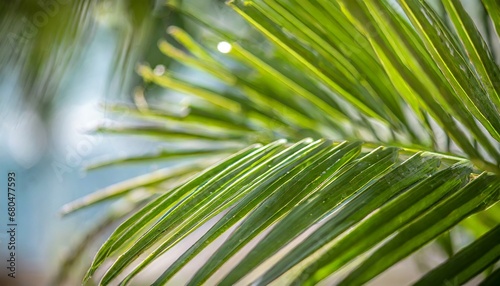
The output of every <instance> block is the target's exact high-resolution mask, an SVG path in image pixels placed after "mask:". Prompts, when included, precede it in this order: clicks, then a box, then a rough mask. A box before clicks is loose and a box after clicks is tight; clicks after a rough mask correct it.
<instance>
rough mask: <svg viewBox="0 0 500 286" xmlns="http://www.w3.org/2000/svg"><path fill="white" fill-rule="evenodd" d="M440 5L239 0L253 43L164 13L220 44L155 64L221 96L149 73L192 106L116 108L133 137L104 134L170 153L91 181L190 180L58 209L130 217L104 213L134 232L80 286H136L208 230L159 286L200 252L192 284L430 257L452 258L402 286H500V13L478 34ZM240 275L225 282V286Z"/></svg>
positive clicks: (123, 232) (189, 46) (158, 103)
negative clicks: (155, 166)
mask: <svg viewBox="0 0 500 286" xmlns="http://www.w3.org/2000/svg"><path fill="white" fill-rule="evenodd" d="M438 2H439V3H438V4H441V5H442V6H441V8H442V9H439V8H440V6H431V5H430V4H429V3H428V2H426V1H424V0H399V1H389V0H363V1H362V0H336V1H329V0H308V1H295V0H266V1H263V0H252V1H247V0H245V1H241V0H236V1H230V2H229V3H228V5H229V6H230V8H231V9H232V10H233V11H236V12H237V13H238V14H239V15H240V16H241V17H242V18H244V19H245V20H246V22H248V23H249V26H246V27H245V28H242V30H241V31H234V29H231V28H227V27H221V26H218V25H217V23H216V22H215V21H213V20H210V19H207V18H206V16H205V15H202V14H201V13H200V12H197V11H192V10H189V9H185V8H184V7H183V6H182V5H180V4H178V3H175V1H170V2H169V3H168V5H169V6H170V7H171V9H175V10H176V11H178V12H179V13H181V14H182V15H184V17H186V18H188V19H190V20H191V21H193V22H195V23H197V25H200V26H201V27H203V29H205V30H206V31H207V32H209V35H210V36H208V37H207V38H205V39H204V40H203V44H200V43H199V42H198V41H196V40H195V39H194V38H192V37H190V36H189V35H188V34H187V33H186V32H184V30H182V29H181V28H178V27H170V28H169V30H168V33H169V35H170V36H171V37H173V38H174V39H175V40H176V41H177V42H178V43H179V44H180V45H181V46H182V47H180V46H179V45H173V44H172V43H171V42H169V41H160V42H159V45H158V46H159V49H160V50H161V52H163V53H164V54H165V55H166V56H167V57H169V58H171V59H173V60H175V61H177V62H179V63H181V64H183V65H185V66H188V67H190V68H191V69H193V70H197V72H203V73H204V74H206V75H209V76H210V77H211V78H212V80H211V82H215V83H216V84H210V85H208V84H207V85H203V84H202V83H201V82H200V81H198V80H197V76H191V77H186V76H183V75H182V74H180V73H176V72H175V69H172V70H167V71H164V70H162V69H160V68H151V67H149V66H147V65H141V66H139V68H138V73H139V74H140V75H141V76H142V78H143V79H144V81H145V82H146V83H148V84H149V83H153V84H156V85H158V86H162V87H164V88H166V89H168V90H169V91H172V92H173V91H175V92H180V93H183V94H185V96H184V100H183V101H181V102H180V103H175V102H174V101H172V100H170V97H166V98H163V99H161V100H159V99H157V98H156V99H154V98H151V99H150V98H149V97H148V94H147V91H145V90H139V91H137V94H136V102H137V104H136V105H135V106H127V105H115V106H111V107H110V108H109V109H110V110H112V111H115V112H117V113H118V114H125V115H126V116H127V117H130V118H131V119H132V121H127V122H126V123H125V122H123V121H119V122H117V123H116V124H113V125H103V126H100V127H98V128H97V130H96V131H97V132H104V133H113V134H132V135H137V136H148V137H150V138H153V139H156V140H162V141H168V142H171V143H172V144H171V146H173V147H171V148H168V149H166V150H161V151H160V152H157V153H151V154H147V155H138V156H133V157H127V158H118V159H116V160H112V161H106V162H102V163H100V164H97V165H94V166H91V168H101V167H105V166H111V165H117V164H119V165H122V164H128V163H150V162H156V161H166V160H167V161H168V160H171V161H174V162H182V166H177V165H175V166H174V167H171V168H167V169H162V170H159V171H156V172H154V173H151V174H147V175H144V176H141V177H138V178H133V179H131V180H129V181H126V182H123V183H120V184H117V185H114V186H111V187H109V188H106V189H104V190H101V191H98V192H96V193H94V194H92V195H90V196H88V197H85V198H83V199H82V200H79V201H76V202H74V203H71V204H69V205H67V206H65V209H64V212H65V213H71V212H75V211H77V210H79V209H82V208H85V207H88V206H91V205H94V204H97V203H100V202H103V201H107V200H118V202H119V203H126V204H127V208H125V209H123V208H119V211H118V212H114V213H112V214H111V218H112V219H110V220H111V221H115V220H116V219H123V218H125V217H126V218H125V219H124V220H123V222H122V223H121V225H120V226H118V227H117V228H116V229H115V230H114V232H113V233H112V234H111V236H110V237H109V238H108V239H107V240H106V242H105V243H104V244H103V245H102V247H101V248H100V250H99V251H98V253H97V254H96V256H95V259H94V261H93V262H92V265H91V266H90V268H89V270H88V272H87V275H86V276H85V278H84V282H88V281H91V280H93V279H97V280H95V281H100V282H99V283H100V284H102V285H109V284H114V283H121V285H126V284H129V283H131V281H132V280H133V279H134V278H135V277H136V275H137V274H139V273H141V272H142V271H148V270H147V269H148V268H147V267H148V266H150V265H151V264H152V263H154V262H156V261H159V258H160V257H161V256H162V255H163V254H165V253H166V252H167V251H168V250H170V249H172V248H175V247H178V246H179V244H180V243H181V242H184V241H185V238H186V237H188V236H189V235H192V234H193V233H194V232H195V231H196V230H198V229H200V228H202V227H204V226H205V227H206V226H207V222H212V223H211V224H210V225H209V229H208V230H207V231H205V232H204V233H203V234H202V235H200V236H199V238H198V239H197V240H196V242H194V243H193V244H192V246H191V247H190V248H189V249H188V250H186V251H185V252H184V253H183V254H182V255H181V256H180V257H179V258H178V259H177V260H176V261H175V262H174V263H173V264H171V265H161V267H162V271H163V273H162V274H160V275H158V277H157V280H156V281H155V282H154V285H163V284H166V283H167V282H169V281H171V279H172V277H174V275H175V274H177V273H178V272H179V271H180V270H182V269H183V267H184V266H186V264H188V263H189V262H190V261H192V260H193V259H195V258H196V257H197V256H198V255H199V254H200V253H201V252H202V251H204V250H206V249H207V248H209V249H212V252H211V254H210V257H209V258H208V260H207V261H206V262H204V264H203V265H202V266H201V267H199V269H198V270H197V272H196V273H195V274H193V276H192V278H191V280H190V281H189V282H188V285H200V284H202V283H208V284H211V283H217V284H220V285H233V284H235V283H237V282H238V281H239V282H242V283H254V284H256V285H266V284H269V283H271V282H277V283H278V284H279V285H282V284H293V285H310V284H316V283H318V282H320V281H323V280H324V279H326V278H329V279H332V280H329V281H333V282H332V283H335V284H341V285H360V284H363V283H366V282H367V281H370V280H371V279H373V278H374V277H376V276H378V275H379V274H381V273H383V272H384V271H386V270H388V269H389V268H391V267H392V266H394V265H395V264H397V263H398V262H400V261H402V260H404V259H405V258H406V257H408V256H410V255H412V254H414V253H415V252H416V251H418V250H419V249H421V248H423V247H424V246H426V245H429V244H431V243H433V244H436V245H439V246H440V247H441V249H442V250H444V251H445V252H446V253H447V254H448V257H449V258H448V259H447V260H446V261H445V262H443V263H442V264H440V265H432V266H431V267H433V269H432V270H431V271H429V272H428V274H426V275H424V276H423V277H422V278H421V279H420V280H419V281H408V283H411V282H415V283H416V284H417V285H429V284H432V285H447V284H452V285H459V284H463V283H466V282H467V281H469V280H471V279H473V278H475V277H479V278H477V279H479V280H478V281H483V282H482V283H483V285H498V284H497V283H499V277H500V275H499V273H500V272H499V270H498V261H499V258H500V227H499V222H500V205H499V204H498V201H499V200H500V69H499V66H498V65H497V63H496V62H495V57H497V56H498V55H499V54H498V53H496V52H495V47H496V46H497V45H498V40H499V37H498V34H494V33H493V31H494V29H492V28H493V27H494V28H495V29H496V31H497V32H500V4H499V2H498V1H495V0H483V1H482V3H481V2H478V3H477V4H479V5H480V7H484V8H485V9H486V10H485V11H487V16H486V15H485V16H483V17H481V18H480V19H478V18H475V17H472V16H471V15H470V14H469V13H468V11H467V10H466V9H465V6H464V4H463V3H462V2H461V1H459V0H442V1H438ZM483 5H484V6H483ZM217 44H219V48H220V47H221V45H222V48H221V49H220V51H222V52H224V54H223V53H220V52H219V51H217V50H216V49H214V48H215V47H216V46H217ZM192 74H195V73H194V71H193V73H192ZM139 99H140V100H139ZM245 146H249V147H245ZM229 153H231V154H232V155H229ZM214 162H217V163H214ZM214 218H216V220H215V221H214ZM110 220H109V219H107V220H105V221H104V224H108V223H109V221H110ZM450 233H451V235H450ZM456 233H458V234H459V235H461V236H466V235H467V234H468V235H471V236H472V239H471V240H470V243H469V244H468V245H467V246H466V247H464V245H460V244H457V242H456V240H454V239H453V234H456ZM222 236H224V237H226V238H225V240H224V242H223V243H222V245H221V246H220V247H218V248H217V249H214V247H213V245H214V244H213V243H214V242H215V241H216V240H217V239H218V238H220V237H222ZM238 255H239V257H240V259H236V260H234V257H235V256H238ZM229 261H231V262H230V265H231V268H232V270H231V271H230V272H226V273H222V274H221V273H220V271H219V270H220V268H221V267H222V266H223V265H227V262H229ZM495 265H496V266H495ZM101 268H105V273H104V272H102V271H100V270H101ZM99 271H100V272H99ZM218 271H219V272H218ZM96 273H104V274H103V275H96ZM482 273H483V274H482ZM242 279H243V280H242ZM207 281H208V282H207Z"/></svg>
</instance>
